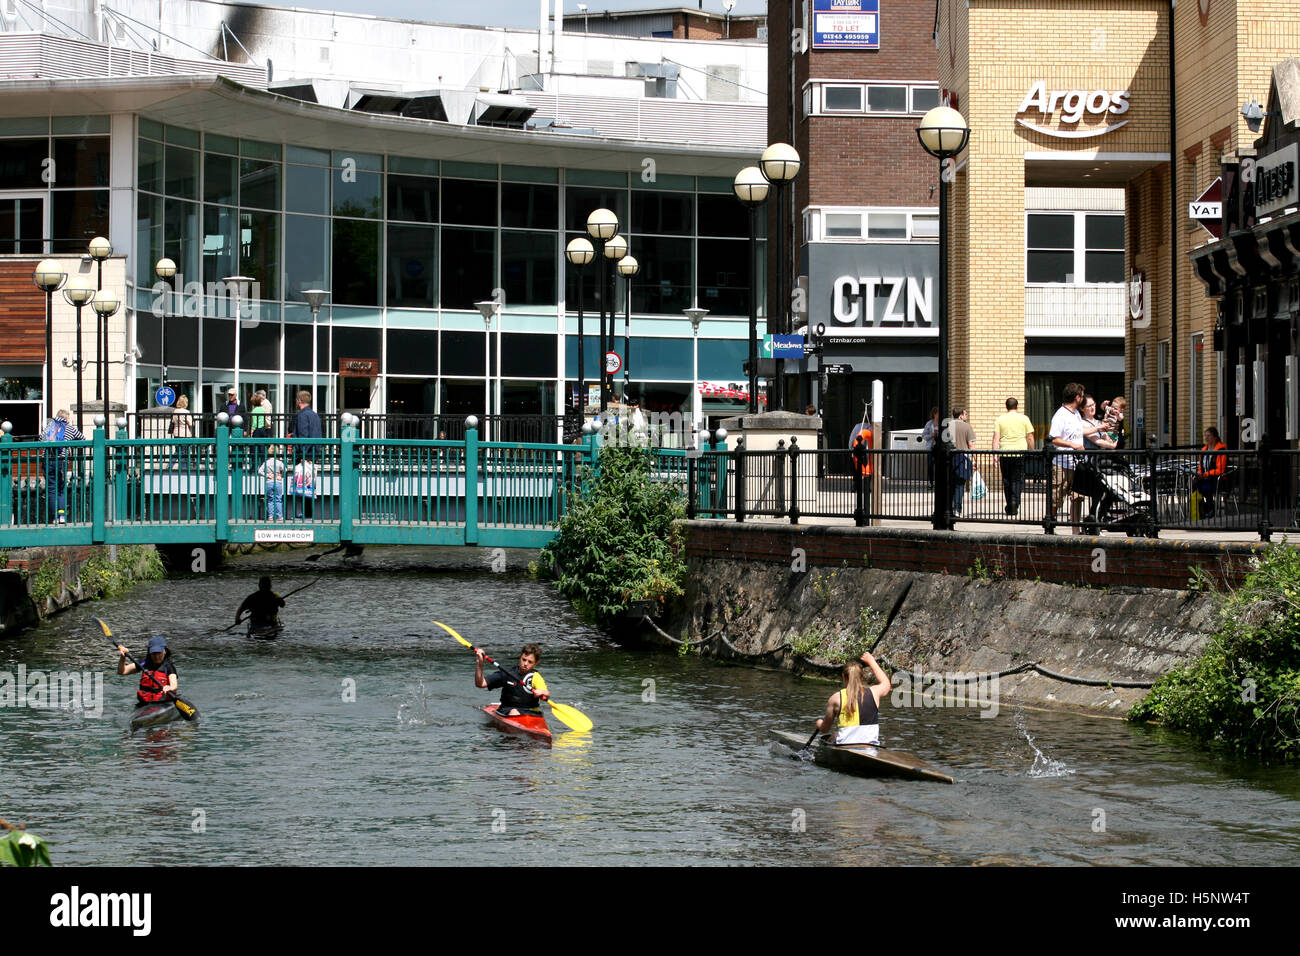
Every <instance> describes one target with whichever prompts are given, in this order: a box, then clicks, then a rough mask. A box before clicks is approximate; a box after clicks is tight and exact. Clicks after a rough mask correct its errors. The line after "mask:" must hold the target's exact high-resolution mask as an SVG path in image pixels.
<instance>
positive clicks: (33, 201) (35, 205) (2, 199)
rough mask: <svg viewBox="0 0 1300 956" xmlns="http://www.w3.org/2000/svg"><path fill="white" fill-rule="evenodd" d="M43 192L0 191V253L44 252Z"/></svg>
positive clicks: (37, 254)
mask: <svg viewBox="0 0 1300 956" xmlns="http://www.w3.org/2000/svg"><path fill="white" fill-rule="evenodd" d="M47 225H48V224H47V223H46V221H45V193H3V194H0V254H9V253H14V254H19V255H30V256H39V255H42V254H44V252H45V236H46V233H47V231H48V230H47V228H46V227H47Z"/></svg>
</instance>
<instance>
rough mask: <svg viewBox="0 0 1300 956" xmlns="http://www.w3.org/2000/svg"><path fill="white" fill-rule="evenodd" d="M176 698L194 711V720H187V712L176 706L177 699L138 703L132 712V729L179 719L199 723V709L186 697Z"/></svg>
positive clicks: (154, 725) (159, 725) (157, 725)
mask: <svg viewBox="0 0 1300 956" xmlns="http://www.w3.org/2000/svg"><path fill="white" fill-rule="evenodd" d="M176 700H178V701H180V702H181V703H182V704H184V705H185V706H186V707H187V708H189V709H190V710H192V711H193V713H194V717H193V720H190V721H185V714H184V713H183V712H182V711H181V708H179V707H177V706H176V701H171V700H164V701H159V702H158V703H156V704H141V705H138V706H137V707H136V708H135V711H134V712H133V713H132V714H131V729H132V730H140V729H141V728H143V727H161V726H163V725H164V724H170V723H173V722H174V721H177V720H179V721H183V722H187V723H198V721H199V709H198V708H197V707H195V706H194V705H193V704H192V703H190V701H189V700H187V699H186V698H184V697H177V698H176Z"/></svg>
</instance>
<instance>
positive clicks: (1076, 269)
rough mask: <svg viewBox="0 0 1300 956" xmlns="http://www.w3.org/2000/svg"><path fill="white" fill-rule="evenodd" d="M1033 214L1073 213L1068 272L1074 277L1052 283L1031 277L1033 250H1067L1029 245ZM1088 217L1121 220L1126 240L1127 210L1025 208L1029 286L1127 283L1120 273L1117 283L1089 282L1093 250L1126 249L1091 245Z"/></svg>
mask: <svg viewBox="0 0 1300 956" xmlns="http://www.w3.org/2000/svg"><path fill="white" fill-rule="evenodd" d="M1033 216H1070V217H1071V218H1072V220H1073V222H1072V225H1073V229H1072V234H1073V237H1074V238H1073V241H1072V245H1071V247H1070V249H1069V250H1068V251H1069V252H1070V254H1071V256H1072V262H1073V266H1072V269H1071V272H1069V273H1067V275H1070V276H1072V277H1073V278H1067V279H1064V280H1061V281H1051V282H1036V281H1033V280H1031V279H1030V278H1029V256H1030V254H1031V253H1033V252H1057V253H1064V252H1066V251H1067V250H1066V249H1064V248H1056V247H1050V246H1041V247H1034V246H1030V244H1029V223H1030V218H1031V217H1033ZM1089 216H1105V217H1109V218H1113V219H1119V220H1120V221H1121V224H1122V228H1121V230H1120V236H1121V238H1122V241H1124V242H1127V236H1128V231H1127V230H1128V214H1127V213H1126V212H1109V211H1106V210H1098V209H1026V210H1025V258H1024V268H1025V273H1024V274H1025V285H1026V286H1033V287H1036V288H1042V287H1052V286H1055V287H1062V286H1064V287H1069V288H1076V287H1080V286H1088V287H1091V286H1116V285H1124V277H1123V276H1120V278H1119V279H1117V280H1115V281H1114V282H1089V281H1087V275H1088V254H1089V253H1090V252H1106V253H1115V252H1118V253H1120V254H1121V255H1122V254H1124V252H1125V249H1124V246H1123V245H1121V246H1119V247H1117V248H1112V247H1104V246H1098V247H1095V248H1094V247H1091V246H1089V245H1088V217H1089Z"/></svg>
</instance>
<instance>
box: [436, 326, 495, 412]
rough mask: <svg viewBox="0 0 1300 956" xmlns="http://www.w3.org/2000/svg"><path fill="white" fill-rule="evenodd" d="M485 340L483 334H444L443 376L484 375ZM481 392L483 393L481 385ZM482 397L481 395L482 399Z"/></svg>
mask: <svg viewBox="0 0 1300 956" xmlns="http://www.w3.org/2000/svg"><path fill="white" fill-rule="evenodd" d="M485 340H486V335H485V333H483V332H443V333H442V346H441V347H442V374H443V375H482V374H483V347H484V342H485ZM479 391H480V392H481V391H482V384H481V383H480V386H479ZM481 397H482V396H481V395H480V399H481ZM445 410H446V407H445V406H444V411H445Z"/></svg>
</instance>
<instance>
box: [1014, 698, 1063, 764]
mask: <svg viewBox="0 0 1300 956" xmlns="http://www.w3.org/2000/svg"><path fill="white" fill-rule="evenodd" d="M1016 730H1018V731H1020V732H1021V733H1022V734H1024V737H1025V740H1026V742H1028V744H1029V746H1030V747H1031V748H1032V749H1033V751H1034V762H1033V765H1032V766H1030V768H1029V776H1031V777H1065V776H1068V775H1069V774H1072V773H1074V771H1073V770H1071V769H1070V768H1069V767H1067V766H1066V765H1065V761H1064V760H1053V759H1052V758H1051V757H1049V756H1047V754H1045V753H1043V752H1042V751H1041V750H1039V749H1038V744H1036V743H1034V738H1033V736H1032V735H1031V734H1030V733H1029V726H1028V725H1027V724H1026V723H1025V715H1024V713H1023V712H1022V713H1018V714H1016Z"/></svg>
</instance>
